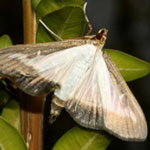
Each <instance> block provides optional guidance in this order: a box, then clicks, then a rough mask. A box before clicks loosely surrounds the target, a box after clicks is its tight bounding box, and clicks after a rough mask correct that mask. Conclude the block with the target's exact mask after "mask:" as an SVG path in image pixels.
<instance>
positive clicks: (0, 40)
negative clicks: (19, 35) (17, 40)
mask: <svg viewBox="0 0 150 150" xmlns="http://www.w3.org/2000/svg"><path fill="white" fill-rule="evenodd" d="M10 45H12V41H11V39H10V38H9V36H8V35H3V36H1V37H0V49H2V48H6V47H8V46H10Z"/></svg>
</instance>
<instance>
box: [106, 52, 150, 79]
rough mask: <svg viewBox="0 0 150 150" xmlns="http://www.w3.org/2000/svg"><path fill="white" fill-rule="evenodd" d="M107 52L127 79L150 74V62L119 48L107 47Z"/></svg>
mask: <svg viewBox="0 0 150 150" xmlns="http://www.w3.org/2000/svg"><path fill="white" fill-rule="evenodd" d="M106 52H107V53H108V55H109V56H110V57H111V58H112V60H113V61H114V63H115V64H116V66H117V67H118V68H119V71H120V72H121V74H122V76H123V77H124V79H125V80H126V81H132V80H135V79H138V78H141V77H144V76H146V75H148V74H150V63H148V62H146V61H143V60H141V59H139V58H136V57H134V56H131V55H129V54H126V53H124V52H121V51H118V50H112V49H106Z"/></svg>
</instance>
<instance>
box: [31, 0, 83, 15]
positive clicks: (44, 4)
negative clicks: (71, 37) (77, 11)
mask: <svg viewBox="0 0 150 150" xmlns="http://www.w3.org/2000/svg"><path fill="white" fill-rule="evenodd" d="M83 5H84V1H83V0H42V1H40V0H33V1H32V6H33V8H35V11H36V15H37V16H38V17H39V18H43V17H45V16H46V15H48V14H50V13H52V12H54V11H58V10H60V9H63V8H66V7H70V6H71V7H80V8H81V9H82V7H83ZM66 15H68V14H66Z"/></svg>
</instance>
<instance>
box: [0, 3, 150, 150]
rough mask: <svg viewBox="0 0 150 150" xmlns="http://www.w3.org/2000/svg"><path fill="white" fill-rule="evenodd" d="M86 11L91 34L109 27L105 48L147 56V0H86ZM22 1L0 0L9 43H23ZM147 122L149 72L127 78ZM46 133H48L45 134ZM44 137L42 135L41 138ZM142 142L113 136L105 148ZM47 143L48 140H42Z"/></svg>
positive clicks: (132, 148)
mask: <svg viewBox="0 0 150 150" xmlns="http://www.w3.org/2000/svg"><path fill="white" fill-rule="evenodd" d="M87 2H88V5H87V15H88V18H89V20H90V22H91V24H92V26H93V32H92V33H93V34H95V33H97V32H98V30H99V29H100V28H103V27H104V28H107V29H108V30H109V33H108V40H107V43H106V46H105V47H106V48H112V49H117V50H121V51H124V52H126V53H129V54H131V55H134V56H136V57H138V58H141V59H143V60H146V61H149V60H150V52H149V51H150V1H149V0H87ZM22 22H23V21H22V2H21V1H19V0H13V1H11V0H1V1H0V36H1V35H3V34H8V35H9V36H10V37H11V39H12V41H13V44H20V43H23V25H22ZM129 86H130V88H131V90H132V91H133V93H134V95H135V96H136V98H137V99H138V101H139V103H140V105H141V107H142V108H143V111H144V113H145V115H146V118H147V122H148V126H149V125H150V119H149V118H150V111H149V109H150V76H147V77H144V78H141V79H138V80H136V81H133V82H130V83H129ZM49 135H50V134H49ZM45 139H46V138H45ZM149 140H150V139H149V137H148V139H147V141H146V142H140V143H129V142H122V141H120V140H117V139H116V140H114V141H113V142H112V144H111V145H110V146H109V148H108V149H115V150H116V149H118V150H120V149H121V150H148V149H150V143H149ZM46 143H48V142H46Z"/></svg>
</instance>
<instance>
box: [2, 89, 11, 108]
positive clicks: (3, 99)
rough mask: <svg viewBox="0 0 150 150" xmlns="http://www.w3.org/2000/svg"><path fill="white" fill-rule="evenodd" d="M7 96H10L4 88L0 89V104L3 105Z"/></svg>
mask: <svg viewBox="0 0 150 150" xmlns="http://www.w3.org/2000/svg"><path fill="white" fill-rule="evenodd" d="M9 98H10V96H9V94H8V93H6V92H5V91H4V90H2V89H0V106H1V105H4V104H5V103H6V102H7V101H8V99H9Z"/></svg>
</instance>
